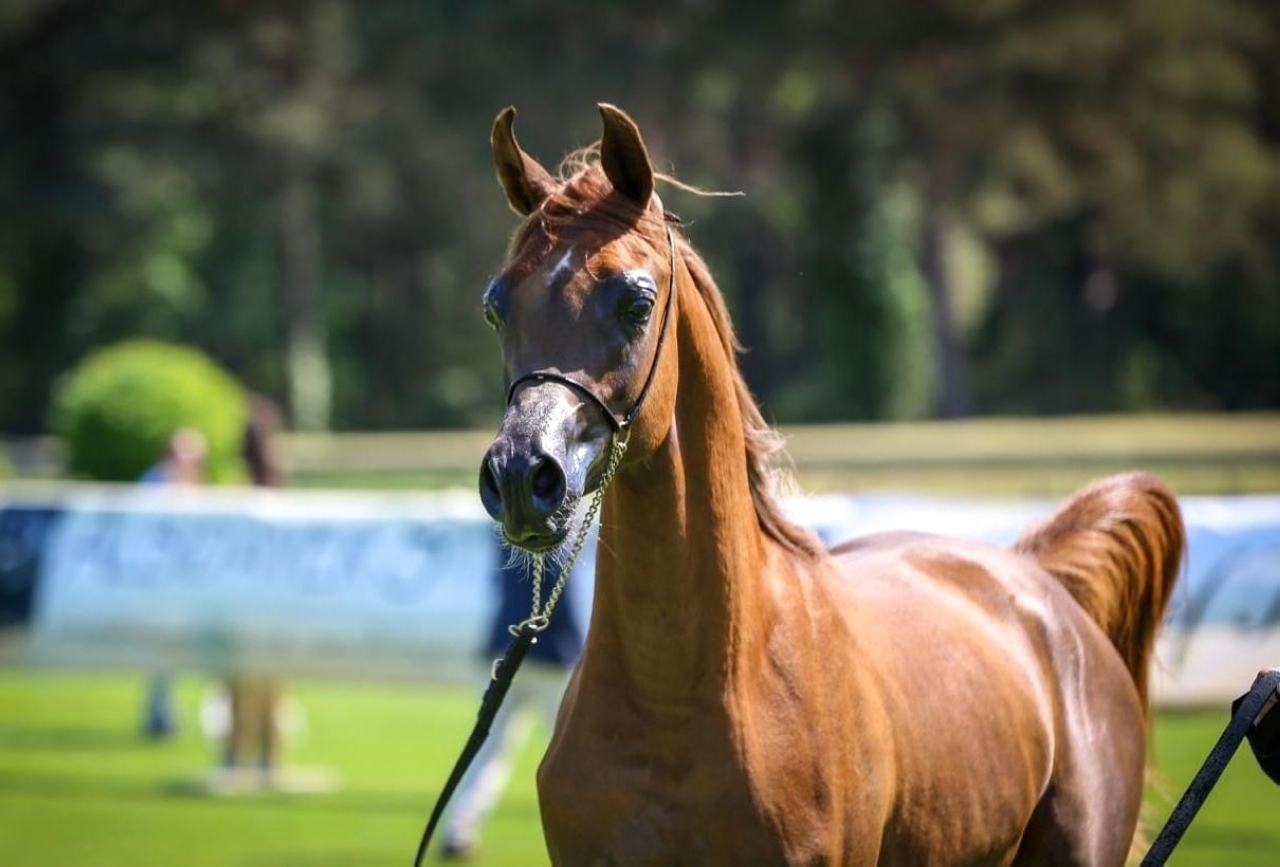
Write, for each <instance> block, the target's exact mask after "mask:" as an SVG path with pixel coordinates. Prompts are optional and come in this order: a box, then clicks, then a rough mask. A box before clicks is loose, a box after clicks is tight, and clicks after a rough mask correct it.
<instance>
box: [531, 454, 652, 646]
mask: <svg viewBox="0 0 1280 867" xmlns="http://www.w3.org/2000/svg"><path fill="white" fill-rule="evenodd" d="M629 439H630V436H628V435H627V434H623V435H621V436H614V437H612V438H611V439H610V440H609V463H608V464H607V465H606V466H605V468H604V475H603V476H601V478H600V485H599V486H598V487H597V488H596V492H595V493H594V494H592V495H591V502H590V503H589V504H588V505H587V511H586V513H585V514H584V515H583V516H582V523H581V524H580V525H578V533H577V536H576V537H575V538H574V540H573V545H572V547H570V548H569V556H568V557H567V558H566V559H565V561H564V565H563V566H561V567H560V577H559V578H557V579H556V584H555V586H554V587H552V588H551V595H550V596H548V597H547V604H546V605H540V604H539V603H540V602H541V600H542V572H543V566H544V564H545V555H544V554H534V555H533V607H532V609H531V610H530V612H529V618H528V619H527V620H525V621H524V622H522V623H515V624H512V625H511V626H508V627H507V631H509V632H510V633H511V634H512V635H519V634H520V630H521V629H522V628H523V627H525V626H529V627H531V628H532V629H533V631H534V632H541V631H542V630H544V629H546V628H547V625H548V624H549V623H550V622H551V612H553V611H554V610H555V608H556V604H557V603H558V602H559V601H560V596H561V595H562V594H563V593H564V588H565V584H566V583H568V580H569V573H570V572H571V571H573V564H574V563H576V562H577V561H578V555H579V554H581V553H582V548H583V546H584V545H585V544H586V543H587V533H588V532H590V530H591V525H592V524H593V523H594V522H595V519H596V514H597V513H598V512H599V511H600V504H601V502H602V501H603V500H604V492H605V488H607V487H609V483H610V482H612V481H613V477H614V475H616V474H617V472H618V467H619V465H621V463H622V458H623V456H624V455H625V454H626V453H627V442H628V441H629Z"/></svg>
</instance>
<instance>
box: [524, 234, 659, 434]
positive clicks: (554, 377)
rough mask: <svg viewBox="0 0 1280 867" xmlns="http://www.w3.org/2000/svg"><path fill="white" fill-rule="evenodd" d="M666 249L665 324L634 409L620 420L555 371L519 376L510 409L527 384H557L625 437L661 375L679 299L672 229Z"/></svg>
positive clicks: (584, 389) (601, 400) (599, 399)
mask: <svg viewBox="0 0 1280 867" xmlns="http://www.w3.org/2000/svg"><path fill="white" fill-rule="evenodd" d="M666 229H667V245H668V246H669V247H670V250H671V269H670V277H669V279H668V282H667V303H666V305H665V306H664V307H663V308H662V324H661V326H659V330H658V343H657V345H656V346H655V347H654V349H653V362H652V363H651V364H650V365H649V375H648V376H646V377H645V380H644V385H643V386H641V387H640V393H639V394H637V395H636V399H635V401H634V402H633V403H632V404H631V409H629V410H627V412H626V415H623V416H622V417H619V416H617V415H615V414H614V412H613V410H612V409H610V408H609V405H608V404H607V403H605V402H604V398H602V397H600V396H599V395H598V394H596V393H595V392H594V391H592V390H591V389H590V388H588V387H587V386H586V385H584V384H583V383H581V382H578V381H577V380H576V379H572V378H570V377H568V376H565V375H564V374H563V373H558V372H556V371H554V370H548V369H543V370H534V371H530V372H529V373H526V374H524V375H522V376H520V377H519V378H518V379H516V380H515V381H514V382H512V383H511V385H510V386H509V387H508V388H507V406H510V405H511V401H512V400H513V399H514V398H515V396H516V391H517V390H518V389H519V388H520V386H522V385H524V384H525V383H528V382H554V383H558V384H560V385H563V386H566V387H568V388H569V389H570V390H571V391H575V392H577V393H578V394H580V395H582V396H583V397H585V398H586V399H587V401H588V402H589V403H592V404H595V406H596V407H597V408H598V409H599V410H600V411H601V412H603V413H604V417H605V418H606V419H607V420H608V422H609V426H610V427H612V428H613V432H614V433H615V434H626V433H627V432H628V431H629V430H630V428H631V423H632V422H633V421H635V419H636V416H637V415H638V414H639V413H640V407H641V406H643V405H644V401H645V398H647V397H648V396H649V387H650V386H651V385H653V380H654V377H655V376H656V375H657V373H658V362H659V360H661V358H662V347H663V344H665V343H666V340H667V324H668V321H669V320H670V319H671V307H672V305H673V304H674V302H675V297H676V239H675V236H674V235H672V233H671V227H670V226H667V227H666Z"/></svg>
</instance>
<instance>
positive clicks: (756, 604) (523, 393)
mask: <svg viewBox="0 0 1280 867" xmlns="http://www.w3.org/2000/svg"><path fill="white" fill-rule="evenodd" d="M601 111H602V114H603V116H604V123H605V133H604V136H603V139H602V144H601V146H600V150H599V158H598V160H593V159H587V160H585V161H582V162H581V163H580V165H579V166H578V167H577V168H576V169H575V170H574V171H573V172H571V173H569V175H568V176H567V177H565V178H563V179H561V178H554V177H552V175H551V174H550V173H548V172H547V171H546V170H545V169H543V168H542V167H541V166H539V165H538V164H537V163H536V162H534V161H533V160H532V159H531V158H530V157H528V156H527V155H526V154H524V153H523V151H521V150H520V149H519V147H518V145H517V144H516V141H515V138H514V136H513V135H512V132H511V119H512V114H513V113H512V112H510V111H508V112H504V113H503V114H502V115H500V116H499V118H498V121H497V123H496V124H495V127H494V150H495V158H496V161H497V165H498V172H499V177H500V179H501V181H502V184H503V187H504V190H505V191H506V193H507V197H508V201H509V202H510V203H511V205H512V207H513V208H514V209H515V210H516V211H517V212H518V213H520V214H521V215H523V216H525V218H526V219H525V221H524V223H523V224H522V225H521V227H520V229H519V230H518V231H517V233H516V236H515V238H514V240H513V243H512V247H511V253H510V261H509V263H508V266H507V268H506V269H505V270H504V273H503V276H502V278H501V279H503V280H505V281H506V287H507V290H508V295H509V297H507V298H506V299H505V300H506V302H507V303H506V304H505V306H504V315H505V317H506V318H505V320H504V321H503V322H501V323H500V329H499V330H500V334H501V339H502V344H503V352H504V362H505V365H506V371H507V375H508V377H510V379H511V380H512V381H514V380H515V379H517V378H518V377H519V376H521V375H522V374H524V373H527V372H528V371H530V370H536V369H551V370H555V371H558V372H559V373H561V374H564V375H565V376H569V377H571V378H573V379H574V380H575V381H577V382H579V383H581V384H583V385H585V386H587V387H589V388H591V389H592V391H593V393H595V394H597V395H598V396H600V398H601V399H603V400H604V401H605V402H606V403H607V404H608V405H610V406H611V407H614V408H616V409H622V408H625V407H626V406H628V405H629V404H630V402H631V400H633V399H634V397H635V393H636V390H637V389H638V388H639V383H640V381H641V380H643V379H644V377H645V376H646V373H647V371H648V370H649V368H650V366H651V365H655V364H656V365H657V374H656V379H655V380H654V385H653V388H652V391H651V392H650V394H649V396H648V400H647V402H646V404H645V405H644V407H643V408H642V411H641V412H640V413H639V415H638V417H637V419H636V422H635V425H634V429H633V431H632V435H631V443H630V449H629V451H628V453H627V457H626V460H625V462H624V464H623V465H622V468H621V470H620V472H619V474H618V476H617V479H616V480H615V481H614V483H613V484H612V486H611V487H610V489H609V490H608V491H607V493H606V496H605V501H604V508H603V513H602V518H601V529H600V544H599V549H598V554H597V572H596V591H595V604H594V609H593V611H592V616H591V624H590V630H589V635H588V639H587V645H586V649H585V652H584V654H583V657H582V661H581V663H580V665H579V667H578V670H577V672H576V674H575V676H574V678H573V681H572V683H571V685H570V687H569V690H568V692H567V694H566V696H565V699H564V703H563V705H562V707H561V710H560V716H559V720H558V722H557V725H556V730H555V733H554V736H553V738H552V742H551V745H550V748H549V749H548V752H547V754H546V757H545V758H544V760H543V763H542V766H541V768H540V770H539V774H538V787H539V800H540V804H541V809H542V818H543V826H544V829H545V832H546V839H547V846H548V850H549V852H550V854H551V858H552V860H553V861H554V862H555V863H557V864H569V865H578V864H619V865H637V864H663V865H667V864H694V865H705V864H733V865H737V864H849V865H854V864H876V863H885V864H1009V863H1025V864H1082V865H1085V864H1087V865H1110V864H1121V863H1123V862H1124V860H1125V858H1126V855H1127V853H1128V851H1129V848H1130V843H1131V841H1132V839H1133V835H1134V828H1135V826H1136V824H1137V821H1138V809H1139V805H1140V802H1141V798H1142V788H1143V772H1144V763H1145V753H1146V728H1147V701H1148V699H1147V695H1146V669H1147V666H1148V663H1149V657H1150V653H1151V646H1152V642H1153V639H1154V634H1155V629H1156V626H1157V625H1158V623H1159V620H1160V617H1161V614H1162V612H1163V609H1164V606H1165V604H1166V602H1167V600H1168V597H1169V592H1170V588H1171V586H1172V583H1173V581H1174V579H1175V577H1176V575H1177V571H1178V564H1179V560H1180V557H1181V552H1182V548H1183V529H1182V524H1181V519H1180V517H1179V513H1178V509H1177V505H1176V503H1175V502H1174V500H1173V498H1172V496H1171V495H1170V494H1169V492H1168V491H1167V490H1166V489H1165V488H1164V486H1163V485H1162V484H1161V483H1160V482H1159V481H1157V480H1155V479H1154V478H1152V477H1150V476H1145V475H1138V474H1135V475H1124V476H1116V477H1111V478H1108V479H1104V480H1101V481H1099V482H1096V483H1094V484H1093V485H1092V486H1090V487H1089V488H1087V489H1085V490H1084V491H1082V492H1081V493H1079V494H1077V495H1075V496H1074V497H1072V498H1071V499H1070V500H1068V501H1067V502H1066V503H1065V504H1064V505H1063V507H1062V508H1061V509H1060V511H1059V512H1058V513H1057V514H1056V515H1055V516H1054V517H1052V518H1051V519H1049V520H1048V521H1047V522H1045V524H1044V525H1042V526H1040V527H1038V528H1034V529H1032V530H1031V531H1029V532H1028V533H1027V534H1025V535H1024V537H1023V539H1022V540H1021V541H1020V542H1019V543H1018V544H1017V545H1016V546H1015V547H1014V549H1012V550H1004V549H999V548H995V547H991V546H987V545H981V544H976V543H971V542H964V541H958V540H954V539H946V538H941V537H935V536H926V535H920V534H912V533H895V534H882V535H877V536H872V537H867V538H862V539H855V540H852V541H850V542H847V543H844V544H842V545H839V546H837V547H836V548H835V549H833V550H831V551H824V550H822V549H821V547H820V546H819V545H818V543H817V541H816V539H815V538H814V537H813V536H812V535H810V534H809V533H808V532H806V531H805V530H803V529H801V528H798V527H796V526H794V525H793V524H791V523H790V522H789V521H787V520H786V518H785V517H784V515H783V513H782V511H781V509H780V508H779V506H778V503H777V502H776V501H775V499H774V497H773V495H772V493H771V491H770V490H769V488H768V472H767V465H768V458H769V456H770V454H771V452H772V450H773V449H774V447H775V443H774V440H773V438H772V435H771V432H770V431H769V429H768V426H767V425H765V424H764V421H763V419H762V417H761V415H760V412H759V410H758V409H757V407H756V405H755V404H754V402H753V401H752V399H751V396H750V394H749V393H748V391H747V389H746V387H745V384H744V382H743V380H742V377H741V375H740V373H739V371H738V368H737V365H736V361H735V357H734V352H735V349H736V344H735V342H734V338H733V333H732V330H731V327H730V323H729V318H728V314H727V312H726V309H725V306H724V301H723V299H722V297H721V295H720V293H719V291H718V290H717V288H716V286H715V284H714V282H713V281H712V279H711V275H710V273H709V272H708V270H707V268H706V266H705V265H704V264H703V262H702V260H701V259H700V258H699V257H698V255H697V253H696V252H695V251H694V250H693V249H692V247H690V246H689V244H688V242H687V241H685V240H684V239H683V238H681V237H679V236H678V235H677V236H676V240H675V243H676V245H677V250H676V262H677V266H676V273H675V275H674V281H673V283H672V284H671V285H672V286H673V287H674V289H675V292H676V296H675V308H674V314H673V315H674V319H673V321H672V323H671V334H670V335H669V337H668V341H667V344H666V346H665V348H664V349H663V351H662V353H661V354H660V355H657V354H656V353H655V342H656V339H655V332H656V330H657V327H656V324H655V322H654V321H653V320H651V321H650V322H649V324H648V326H647V327H645V328H642V329H638V330H635V329H633V330H628V329H626V328H624V327H623V326H622V325H620V324H619V321H618V316H617V314H616V311H615V310H614V309H613V307H612V306H611V305H612V304H613V302H612V301H610V300H609V299H606V298H604V296H603V295H602V294H600V293H604V292H605V290H604V289H602V288H601V287H603V286H605V285H606V284H607V279H608V277H609V276H610V275H614V274H617V273H620V272H622V271H626V270H628V269H636V268H640V269H644V270H646V271H647V272H648V273H649V274H651V275H652V276H653V277H654V284H655V285H656V286H660V287H663V289H662V291H663V292H665V291H667V290H666V287H667V286H668V278H669V276H670V275H669V270H670V266H669V265H668V261H669V260H668V255H669V251H668V249H667V246H666V245H667V237H668V236H667V233H666V226H665V221H664V212H663V209H662V205H661V203H660V202H659V201H658V199H657V197H656V196H654V195H653V193H652V191H653V182H654V173H653V170H652V168H651V166H650V162H649V158H648V155H647V152H646V150H645V147H644V144H643V141H642V140H641V138H640V134H639V131H638V129H637V128H636V127H635V124H634V123H633V122H632V121H631V120H630V119H629V118H627V117H626V115H624V114H623V113H622V112H620V111H618V110H617V109H614V108H612V107H610V106H601ZM571 248H575V249H576V251H577V252H576V253H575V255H574V256H573V258H572V262H573V264H574V266H575V267H576V269H577V270H576V271H574V272H573V273H572V274H568V275H565V274H560V275H558V279H555V280H549V279H548V277H549V275H550V274H551V272H553V271H554V270H556V269H558V268H560V267H561V266H560V265H559V264H558V263H561V262H564V261H565V260H564V258H563V257H564V256H565V254H566V251H568V250H569V249H571ZM606 302H607V303H606ZM655 355H657V357H655ZM600 415H601V413H600V410H599V409H598V408H596V407H594V406H592V405H590V404H589V403H587V402H584V401H583V400H582V399H581V398H580V397H579V396H578V395H576V394H575V393H574V392H573V390H572V389H570V388H566V387H564V386H563V385H559V384H557V383H554V382H541V383H533V384H529V385H526V386H523V387H521V388H519V389H517V393H516V394H514V395H513V396H512V401H511V405H510V406H509V408H508V411H507V414H506V416H505V417H504V420H503V425H502V429H501V430H500V431H499V434H498V436H497V438H496V439H495V441H494V446H493V448H492V449H491V450H490V453H489V455H487V456H486V465H485V471H484V475H483V476H482V478H483V480H484V481H483V482H482V484H483V485H485V486H488V491H487V494H488V499H486V504H487V505H490V509H491V511H492V512H493V513H494V516H495V517H496V518H498V519H499V520H500V521H501V522H502V525H503V529H504V532H505V533H506V534H507V536H508V538H514V539H523V540H527V541H528V544H529V545H530V546H531V547H544V546H549V545H551V544H554V543H555V542H556V541H557V540H558V539H559V538H560V537H562V536H563V533H564V528H563V527H561V526H560V524H559V523H557V521H558V519H557V518H556V515H557V514H559V511H563V509H564V507H565V506H571V505H572V503H573V501H574V500H576V499H577V498H580V497H582V496H583V495H585V494H586V493H587V492H589V491H590V490H592V489H593V488H594V486H595V484H596V483H597V481H598V479H599V475H600V471H601V468H602V465H603V459H604V455H605V453H606V452H607V449H608V442H609V437H610V436H611V430H610V428H609V426H608V425H607V424H606V423H605V420H604V419H603V418H601V417H600ZM552 482H555V483H556V484H559V485H561V487H562V488H563V491H564V501H563V502H560V503H550V504H537V505H536V507H535V505H530V503H529V502H527V501H523V500H521V497H522V496H523V494H522V492H527V491H529V490H531V489H533V488H538V487H539V486H541V488H542V489H551V483H552ZM544 499H545V498H544ZM553 506H554V507H555V509H553V508H552V507H553ZM556 510H559V511H556Z"/></svg>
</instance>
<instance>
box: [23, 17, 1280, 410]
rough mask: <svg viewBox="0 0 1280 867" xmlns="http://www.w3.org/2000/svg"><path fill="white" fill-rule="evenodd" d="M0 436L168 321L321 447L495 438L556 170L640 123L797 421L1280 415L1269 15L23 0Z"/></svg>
mask: <svg viewBox="0 0 1280 867" xmlns="http://www.w3.org/2000/svg"><path fill="white" fill-rule="evenodd" d="M2 6H3V8H0V80H2V81H4V87H3V88H0V431H4V432H10V433H32V432H39V431H41V430H44V429H46V426H47V421H48V404H49V400H50V395H51V394H52V393H53V388H54V384H55V381H56V379H57V377H58V376H59V375H60V374H62V373H63V372H65V371H67V370H69V369H70V368H71V367H73V366H74V365H75V363H76V362H77V361H78V360H80V359H81V358H83V357H84V356H85V355H86V354H88V353H89V352H91V351H92V350H93V349H95V348H97V347H100V346H102V345H105V344H108V343H112V342H115V341H118V340H121V339H124V338H129V337H136V336H145V337H152V338H157V339H164V340H169V341H177V342H183V343H189V344H193V345H195V346H198V347H200V348H201V349H203V350H204V351H206V352H208V353H209V354H211V355H212V356H213V357H215V358H216V359H217V360H218V361H219V362H221V363H222V364H223V365H225V366H226V367H227V368H228V369H230V370H231V371H232V372H233V373H234V374H235V375H236V376H238V377H239V378H240V379H241V380H242V381H244V382H245V383H246V384H247V385H248V386H249V387H250V388H253V389H255V390H258V391H262V392H265V393H267V394H269V395H272V396H273V397H275V398H277V399H279V400H280V401H281V402H282V403H284V404H285V405H286V406H288V407H289V408H290V410H291V415H292V416H293V422H294V423H295V424H296V425H297V426H299V427H303V428H306V427H323V426H326V425H331V426H333V427H337V428H345V429H352V428H366V429H368V428H407V427H453V426H467V425H477V424H488V423H491V422H492V421H493V419H494V418H495V416H496V413H497V411H498V409H499V404H500V400H501V395H500V383H499V381H498V380H499V375H498V369H497V358H496V352H495V351H494V347H493V345H492V343H491V340H490V338H489V336H488V334H487V332H486V329H485V328H484V325H483V322H482V320H481V317H480V316H479V314H478V308H479V303H478V302H479V296H480V292H481V291H482V289H483V286H484V285H485V283H486V282H487V281H488V279H489V277H490V276H491V275H492V273H493V272H494V270H495V269H496V268H498V267H499V265H500V263H501V261H502V253H503V249H504V246H505V243H506V240H507V237H508V235H509V233H510V231H511V230H512V229H513V227H514V222H515V221H514V217H513V216H512V215H511V214H510V213H509V212H508V211H507V210H506V207H505V204H504V202H503V199H502V196H501V194H500V193H499V191H498V189H497V187H496V184H495V183H494V178H493V169H492V165H491V161H490V154H489V149H488V141H487V139H488V131H489V125H490V123H491V122H492V119H493V116H494V115H495V114H496V112H497V111H498V110H499V109H501V108H502V107H503V106H505V105H508V104H515V105H517V106H518V108H519V110H520V121H519V125H520V137H521V141H522V143H523V144H524V145H525V147H526V148H527V149H528V150H529V151H530V152H531V153H533V154H534V155H535V156H537V157H538V158H539V159H541V160H542V161H543V162H544V163H547V164H551V165H554V164H555V162H556V161H557V159H558V158H559V157H560V156H561V155H562V154H564V153H565V152H567V151H568V150H569V149H570V148H572V147H575V146H579V145H582V144H586V143H588V142H590V141H591V140H593V139H594V138H595V137H596V136H597V135H598V132H599V126H598V118H597V115H596V113H595V111H594V103H596V102H598V101H608V102H613V103H616V104H619V105H621V106H623V107H624V108H626V109H627V110H628V111H629V112H631V113H632V114H633V116H635V117H636V119H637V120H638V121H639V122H640V124H641V127H642V129H643V130H644V131H645V134H646V137H647V139H648V141H649V145H650V149H651V151H652V153H653V154H654V156H655V158H656V159H657V160H658V161H659V168H661V169H663V170H673V171H674V172H675V173H676V174H677V175H678V176H680V177H681V178H683V179H684V180H686V181H688V182H691V183H694V184H697V185H700V186H703V187H705V188H707V189H711V190H741V191H743V192H744V193H745V196H744V197H741V198H702V197H697V196H692V195H689V194H687V193H681V192H679V191H676V190H671V189H664V190H660V192H661V194H662V195H663V196H664V201H665V202H666V203H667V204H668V205H669V206H670V207H671V208H672V209H673V210H675V211H677V212H678V213H680V214H681V215H682V216H683V217H684V218H685V222H686V224H687V229H688V232H689V234H690V236H691V237H692V239H693V241H694V243H695V244H697V245H698V247H699V249H701V250H702V251H703V252H704V253H705V255H706V257H707V259H708V261H709V262H710V264H711V266H712V268H713V270H714V272H715V274H716V276H717V278H718V280H719V282H720V283H721V286H722V288H723V289H724V291H725V293H726V295H727V296H728V298H729V301H730V305H731V308H732V310H733V312H734V315H735V321H736V323H737V326H738V330H739V334H740V337H741V338H742V341H743V343H744V344H745V345H746V346H747V348H748V352H747V354H746V355H745V356H744V359H743V363H744V366H745V369H746V371H747V375H748V379H749V381H750V382H751V384H752V387H753V389H754V390H755V391H756V392H757V394H758V395H759V396H760V397H761V399H762V400H763V401H764V403H765V404H766V406H767V408H768V410H769V412H770V414H771V415H772V416H773V417H775V418H776V419H777V420H779V421H784V422H798V421H821V420H836V419H873V418H886V417H913V416H917V417H918V416H923V415H931V414H938V413H956V412H965V411H976V412H1033V413H1041V412H1083V411H1095V410H1133V409H1148V408H1174V409H1178V408H1184V409H1192V408H1194V409H1200V408H1221V409H1249V408H1259V407H1276V406H1277V405H1280V244H1277V243H1276V242H1277V239H1280V71H1278V70H1280V65H1277V63H1276V61H1275V58H1276V57H1277V56H1280V11H1277V10H1280V6H1277V4H1275V3H1274V2H1273V0H1116V2H1105V3H1104V2H1098V0H1063V2H1061V3H1055V4H1045V3H1032V2H1030V0H981V2H964V3H961V2H957V0H916V2H909V3H902V2H895V3H889V2H883V0H868V2H862V3H857V4H852V5H850V4H845V3H837V2H834V0H809V2H804V3H793V4H764V5H762V4H741V3H719V2H706V0H656V2H653V3H649V4H641V6H642V7H643V8H641V7H640V6H637V5H636V4H624V3H620V2H615V3H596V2H591V3H588V2H585V0H510V2H506V3H474V2H461V0H440V2H430V3H423V2H418V0H386V2H378V3H355V2H351V0H314V2H302V0H266V2H254V3H248V2H243V0H220V2H213V3H196V4H183V3H162V2H158V0H98V2H88V0H14V2H11V3H6V4H2Z"/></svg>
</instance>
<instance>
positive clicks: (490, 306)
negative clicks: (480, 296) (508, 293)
mask: <svg viewBox="0 0 1280 867" xmlns="http://www.w3.org/2000/svg"><path fill="white" fill-rule="evenodd" d="M484 321H485V322H488V323H489V327H490V328H492V329H493V330H494V331H499V330H501V328H502V317H501V316H499V315H498V305H496V304H494V303H493V302H492V301H485V303H484Z"/></svg>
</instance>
